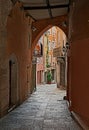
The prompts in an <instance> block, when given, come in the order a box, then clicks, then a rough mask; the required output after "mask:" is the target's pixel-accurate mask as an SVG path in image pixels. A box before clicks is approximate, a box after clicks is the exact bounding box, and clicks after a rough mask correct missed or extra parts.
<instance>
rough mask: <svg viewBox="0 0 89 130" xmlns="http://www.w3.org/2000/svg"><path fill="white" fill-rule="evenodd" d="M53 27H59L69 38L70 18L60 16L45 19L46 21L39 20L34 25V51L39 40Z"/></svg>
mask: <svg viewBox="0 0 89 130" xmlns="http://www.w3.org/2000/svg"><path fill="white" fill-rule="evenodd" d="M52 26H57V27H59V28H60V29H61V30H63V32H64V33H65V34H66V36H68V16H67V15H63V16H59V17H56V18H53V19H44V20H38V21H34V22H33V23H32V50H34V47H35V45H36V43H37V41H38V39H39V38H40V37H41V35H42V34H43V33H44V32H45V31H47V30H48V29H50V28H51V27H52Z"/></svg>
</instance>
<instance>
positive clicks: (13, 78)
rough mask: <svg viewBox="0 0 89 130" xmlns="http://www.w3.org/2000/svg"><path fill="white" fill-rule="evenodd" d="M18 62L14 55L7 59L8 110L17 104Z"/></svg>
mask: <svg viewBox="0 0 89 130" xmlns="http://www.w3.org/2000/svg"><path fill="white" fill-rule="evenodd" d="M18 100H19V89H18V63H17V59H16V57H15V55H12V56H11V57H10V59H9V110H10V109H12V108H14V107H15V106H16V105H17V104H18Z"/></svg>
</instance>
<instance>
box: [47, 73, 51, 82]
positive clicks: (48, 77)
mask: <svg viewBox="0 0 89 130" xmlns="http://www.w3.org/2000/svg"><path fill="white" fill-rule="evenodd" d="M51 80H52V74H51V72H50V71H48V72H47V82H51Z"/></svg>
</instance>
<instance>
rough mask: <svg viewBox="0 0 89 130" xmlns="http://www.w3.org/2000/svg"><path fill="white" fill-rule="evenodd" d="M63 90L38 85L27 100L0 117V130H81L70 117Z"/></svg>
mask: <svg viewBox="0 0 89 130" xmlns="http://www.w3.org/2000/svg"><path fill="white" fill-rule="evenodd" d="M65 94H66V93H65V91H64V90H63V91H62V90H59V89H57V88H56V84H52V85H40V86H38V87H37V91H36V92H34V93H33V94H32V95H31V97H30V98H28V100H26V101H25V102H24V103H23V104H21V105H20V106H19V107H18V108H16V109H15V110H13V111H12V112H10V113H9V114H8V115H6V116H4V117H3V118H2V119H0V130H82V129H81V128H80V127H79V126H78V124H77V123H76V122H75V121H74V120H73V119H72V117H71V114H70V112H69V111H68V108H67V104H66V101H65V100H63V96H65Z"/></svg>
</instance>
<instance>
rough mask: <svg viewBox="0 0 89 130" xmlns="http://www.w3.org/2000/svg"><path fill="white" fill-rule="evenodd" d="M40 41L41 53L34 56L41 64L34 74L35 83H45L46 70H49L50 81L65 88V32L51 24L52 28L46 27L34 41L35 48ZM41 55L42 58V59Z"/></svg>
mask: <svg viewBox="0 0 89 130" xmlns="http://www.w3.org/2000/svg"><path fill="white" fill-rule="evenodd" d="M55 30H56V31H55ZM40 43H42V45H43V55H39V56H38V55H36V58H37V57H38V58H37V62H40V63H41V65H38V72H37V74H36V75H37V78H38V80H37V83H39V84H41V83H47V71H49V70H50V72H51V74H52V81H53V82H52V83H57V87H58V88H61V89H66V86H67V48H66V43H67V36H66V34H65V33H64V32H63V31H62V30H61V29H60V28H59V27H57V26H53V27H52V28H51V27H50V28H49V29H48V27H47V30H46V31H45V32H44V33H43V35H42V36H41V37H40V39H38V42H37V43H36V46H35V50H36V48H37V47H38V45H40ZM39 48H40V47H39ZM37 49H38V48H37ZM38 50H39V49H38ZM36 51H37V50H36ZM33 52H34V51H33ZM42 57H43V58H44V60H42ZM42 64H43V65H42ZM44 68H45V70H44ZM39 69H40V70H39ZM37 78H36V79H37Z"/></svg>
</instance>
